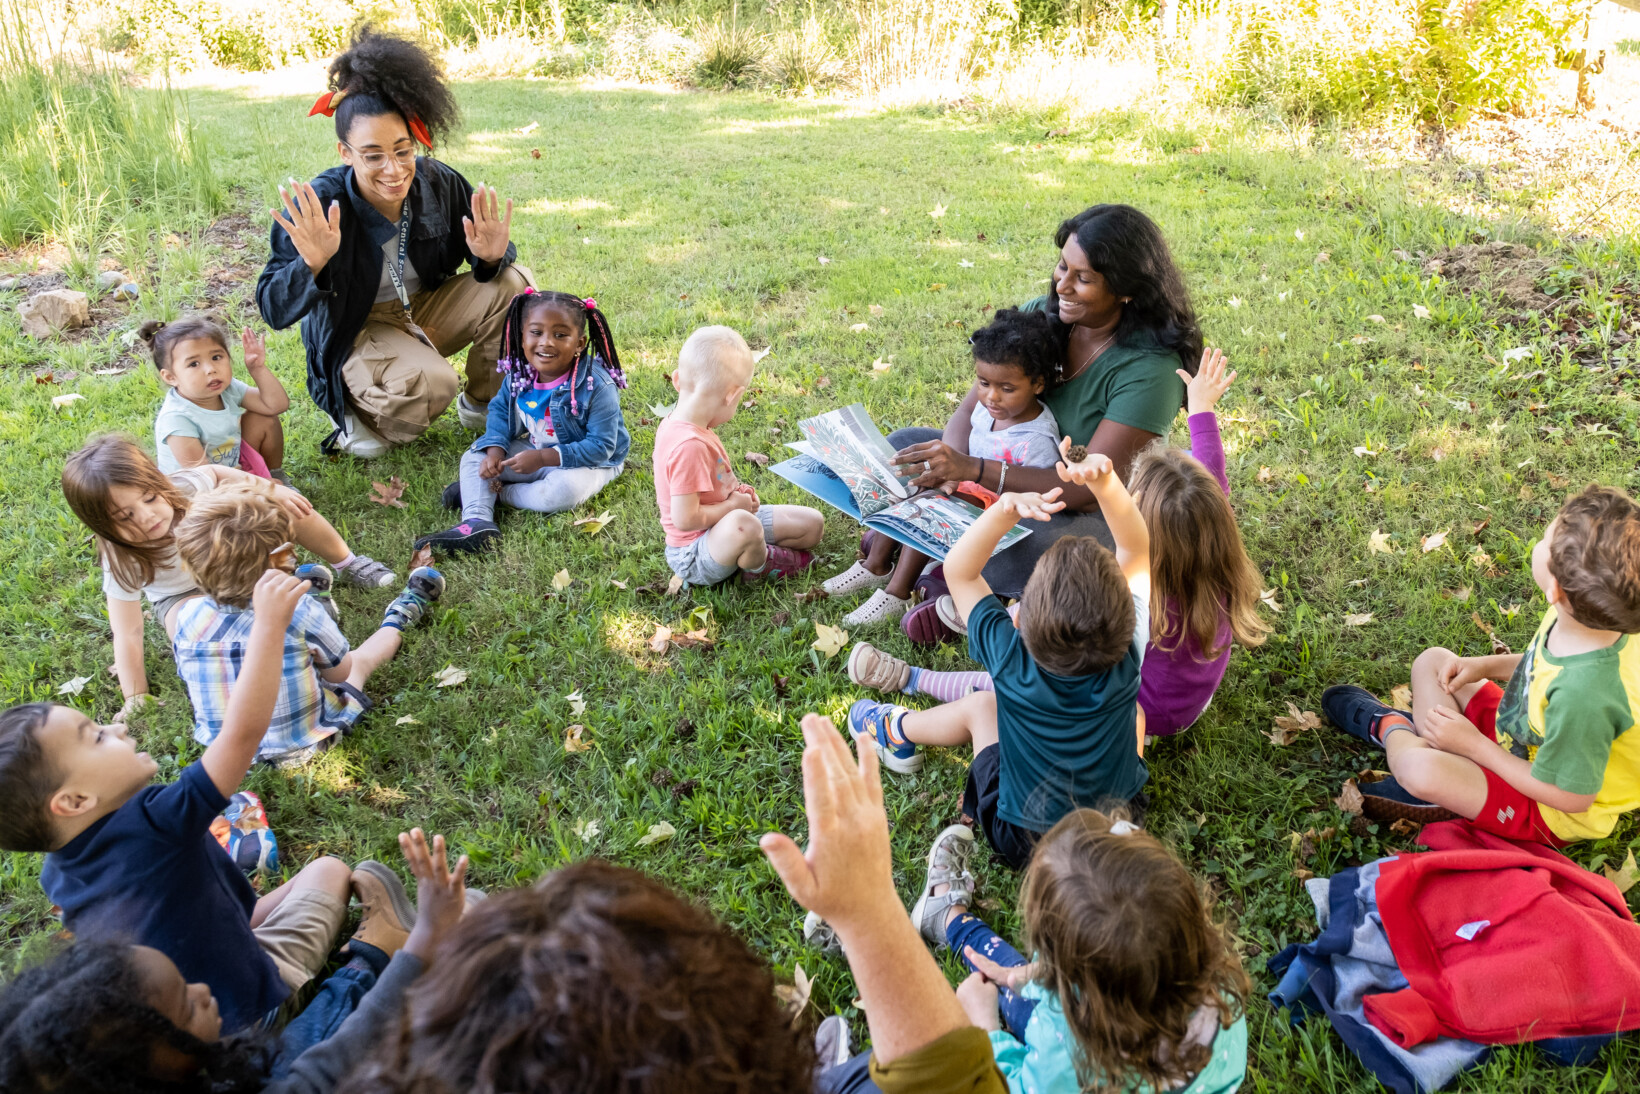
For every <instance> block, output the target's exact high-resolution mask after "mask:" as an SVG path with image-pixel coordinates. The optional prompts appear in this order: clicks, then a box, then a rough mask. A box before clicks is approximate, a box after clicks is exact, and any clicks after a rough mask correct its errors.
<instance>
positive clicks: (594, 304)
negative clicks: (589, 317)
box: [581, 296, 598, 311]
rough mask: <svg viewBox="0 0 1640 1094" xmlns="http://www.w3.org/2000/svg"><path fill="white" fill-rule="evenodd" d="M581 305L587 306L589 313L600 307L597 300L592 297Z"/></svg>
mask: <svg viewBox="0 0 1640 1094" xmlns="http://www.w3.org/2000/svg"><path fill="white" fill-rule="evenodd" d="M581 303H583V304H585V305H586V306H587V310H588V311H590V310H592V309H593V308H596V307H597V306H598V302H597V301H596V300H594V299H592V297H590V296H589V297H587V298H586V299H585V300H583V301H581Z"/></svg>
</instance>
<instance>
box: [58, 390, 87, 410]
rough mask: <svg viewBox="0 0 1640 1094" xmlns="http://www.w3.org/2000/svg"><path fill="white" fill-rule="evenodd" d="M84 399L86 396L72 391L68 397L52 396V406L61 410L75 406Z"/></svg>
mask: <svg viewBox="0 0 1640 1094" xmlns="http://www.w3.org/2000/svg"><path fill="white" fill-rule="evenodd" d="M83 398H85V396H84V395H81V394H80V393H79V392H78V391H70V392H69V393H68V394H66V395H54V396H52V398H51V405H52V406H54V407H56V408H57V409H58V410H61V409H63V408H64V407H67V406H73V405H74V404H75V403H77V402H79V401H80V400H81V399H83Z"/></svg>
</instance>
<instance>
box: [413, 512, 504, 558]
mask: <svg viewBox="0 0 1640 1094" xmlns="http://www.w3.org/2000/svg"><path fill="white" fill-rule="evenodd" d="M500 538H501V529H499V528H497V527H496V526H495V521H493V520H464V521H462V522H461V523H460V524H458V525H456V526H455V527H454V528H447V529H445V530H444V531H442V532H434V533H433V534H432V535H430V536H422V537H421V538H420V539H418V540H416V544H415V546H416V549H417V550H418V551H419V550H420V549H421V548H423V547H431V548H432V549H433V550H434V551H443V552H444V553H445V554H452V555H459V554H471V553H475V552H478V551H485V550H488V549H489V548H490V546H491V545H492V544H494V543H495V541H496V540H498V539H500Z"/></svg>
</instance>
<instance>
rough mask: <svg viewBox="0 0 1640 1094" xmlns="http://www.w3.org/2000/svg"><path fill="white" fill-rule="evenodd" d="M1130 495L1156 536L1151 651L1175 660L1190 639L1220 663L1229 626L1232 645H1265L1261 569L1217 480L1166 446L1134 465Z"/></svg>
mask: <svg viewBox="0 0 1640 1094" xmlns="http://www.w3.org/2000/svg"><path fill="white" fill-rule="evenodd" d="M1128 489H1129V490H1130V491H1132V492H1133V493H1134V494H1135V495H1137V502H1138V506H1139V513H1140V515H1141V516H1143V517H1144V518H1145V525H1146V526H1147V527H1148V528H1149V529H1150V580H1151V588H1152V595H1151V598H1150V643H1151V645H1153V646H1155V647H1156V648H1157V649H1159V650H1161V651H1163V652H1164V653H1172V652H1173V651H1174V650H1176V649H1178V648H1179V646H1180V644H1181V643H1183V642H1184V641H1185V639H1186V638H1190V639H1194V640H1195V644H1196V647H1197V649H1199V650H1201V653H1202V656H1203V657H1205V658H1206V659H1207V660H1209V661H1211V660H1214V659H1215V658H1217V657H1218V656H1219V655H1220V654H1222V653H1223V652H1224V647H1223V646H1221V645H1220V644H1219V629H1220V628H1221V627H1222V626H1223V624H1224V621H1225V620H1226V619H1228V620H1229V623H1230V637H1231V639H1232V640H1233V641H1236V642H1240V643H1241V644H1242V645H1244V646H1257V645H1259V644H1261V643H1262V642H1263V641H1264V637H1265V635H1267V634H1269V633H1270V626H1269V624H1267V623H1266V622H1265V621H1264V620H1263V619H1261V618H1260V617H1259V614H1258V595H1259V585H1260V579H1259V572H1258V567H1256V566H1254V565H1253V560H1252V559H1250V558H1248V557H1247V548H1246V547H1244V546H1243V545H1242V542H1241V530H1240V529H1239V528H1237V527H1236V514H1235V512H1234V511H1233V510H1232V509H1231V508H1230V501H1229V499H1228V498H1226V497H1225V496H1224V488H1223V487H1222V486H1220V485H1219V480H1218V479H1216V478H1214V477H1213V473H1212V472H1210V471H1209V470H1207V468H1206V467H1204V466H1203V465H1202V463H1201V461H1200V460H1197V459H1196V458H1195V457H1193V456H1191V455H1190V453H1188V452H1186V451H1184V450H1183V449H1180V448H1173V447H1171V446H1169V445H1168V444H1167V443H1166V442H1165V441H1163V442H1158V443H1156V444H1153V445H1151V446H1150V447H1149V448H1147V449H1145V450H1144V451H1143V452H1141V453H1139V455H1138V457H1137V458H1136V459H1135V460H1134V461H1133V471H1132V473H1131V474H1130V475H1129V476H1128ZM1169 607H1171V608H1172V609H1173V613H1174V614H1173V616H1172V619H1171V620H1170V619H1169V611H1168V609H1169Z"/></svg>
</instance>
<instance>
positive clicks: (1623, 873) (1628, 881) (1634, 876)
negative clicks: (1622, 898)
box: [1600, 851, 1640, 893]
mask: <svg viewBox="0 0 1640 1094" xmlns="http://www.w3.org/2000/svg"><path fill="white" fill-rule="evenodd" d="M1600 872H1601V873H1603V874H1605V875H1606V880H1607V881H1609V882H1611V883H1612V884H1613V885H1615V886H1617V891H1618V892H1620V893H1626V892H1628V891H1629V890H1630V889H1632V888H1634V884H1635V882H1637V881H1640V869H1636V867H1635V864H1634V852H1633V851H1630V852H1629V854H1628V857H1627V858H1625V859H1624V860H1623V865H1622V866H1619V867H1618V868H1617V869H1615V870H1613V869H1612V868H1611V867H1610V866H1607V867H1605V868H1603V869H1602V870H1601V871H1600Z"/></svg>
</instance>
